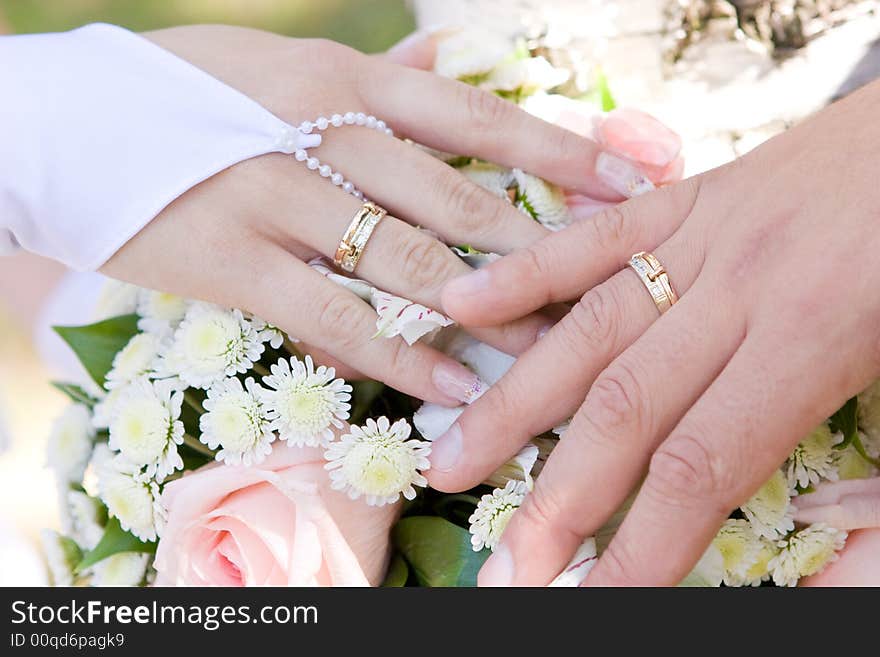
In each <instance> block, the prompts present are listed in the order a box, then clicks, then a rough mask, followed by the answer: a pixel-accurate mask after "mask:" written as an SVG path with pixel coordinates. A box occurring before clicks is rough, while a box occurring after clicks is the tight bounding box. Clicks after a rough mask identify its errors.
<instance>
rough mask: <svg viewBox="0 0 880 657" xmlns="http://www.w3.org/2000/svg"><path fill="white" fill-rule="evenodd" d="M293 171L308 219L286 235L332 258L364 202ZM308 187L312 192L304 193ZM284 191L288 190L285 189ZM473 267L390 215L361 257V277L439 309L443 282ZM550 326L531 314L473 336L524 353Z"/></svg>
mask: <svg viewBox="0 0 880 657" xmlns="http://www.w3.org/2000/svg"><path fill="white" fill-rule="evenodd" d="M291 174H292V175H291V176H290V182H289V184H290V185H291V188H290V192H289V193H291V194H296V195H297V197H298V198H299V199H300V201H299V203H298V213H299V214H300V216H301V217H305V218H306V219H305V220H300V221H298V222H297V226H296V229H295V231H292V230H290V228H289V227H287V226H282V227H281V228H282V230H284V231H285V232H286V233H287V235H286V239H287V240H296V241H297V242H300V243H302V244H305V245H307V246H309V247H311V248H314V249H315V250H316V251H318V252H319V253H321V254H323V255H325V256H326V257H328V258H332V257H333V256H334V254H335V253H336V249H337V248H338V246H339V242H340V239H341V238H342V236H343V234H344V233H345V231H346V229H347V228H348V226H349V224H350V222H351V220H352V217H354V215H355V214H356V213H357V212H358V210H359V209H360V207H361V202H360V201H359V200H358V199H356V198H355V197H354V196H351V195H350V194H346V193H344V192H342V191H340V190H339V189H337V188H334V187H333V186H331V185H330V184H329V183H327V181H325V180H323V179H321V178H320V177H318V176H315V175H313V174H312V172H310V171H308V170H305V169H304V168H302V169H297V170H295V171H294V172H291ZM297 174H299V175H297ZM305 187H308V188H309V193H305V194H304V193H303V192H304V191H305V190H304V188H305ZM281 193H282V194H285V190H281ZM311 217H321V220H320V221H314V220H311ZM469 271H471V269H470V267H468V266H467V265H466V264H465V263H464V262H462V261H461V259H460V258H458V256H456V255H455V254H454V253H453V252H452V251H451V250H450V249H449V248H448V247H447V246H446V244H444V243H442V242H440V241H438V240H437V239H436V238H434V237H433V236H432V235H430V234H429V233H428V232H426V231H423V230H419V229H417V228H415V227H413V226H411V225H409V224H408V223H406V222H405V221H401V220H400V219H398V218H396V217H393V216H390V215H389V216H386V217H385V218H384V219H382V220H381V221H380V222H379V223H378V225H377V226H376V227H375V229H374V230H373V233H372V235H371V236H370V238H369V241H368V243H367V245H366V247H365V248H364V251H363V255H362V257H361V258H360V260H359V261H358V264H357V269H356V275H357V276H359V277H361V278H364V279H366V280H368V281H370V282H371V283H372V284H374V285H375V286H376V287H378V288H380V289H382V290H386V291H388V292H390V293H392V294H395V295H398V296H401V297H404V298H406V299H409V300H411V301H415V302H417V303H420V304H422V305H425V306H427V307H429V308H435V309H437V308H441V307H442V306H441V302H440V292H441V290H442V289H443V286H444V285H445V284H446V283H447V282H448V281H449V280H451V279H453V278H455V277H456V276H460V275H462V274H465V273H468V272H469ZM549 324H550V320H549V319H548V318H546V317H543V316H541V315H530V316H528V317H524V318H522V319H518V320H515V321H513V322H509V323H507V324H504V325H501V326H497V327H492V328H485V329H479V330H476V331H473V335H474V336H475V337H477V338H478V339H480V340H483V341H484V342H487V343H489V344H491V345H492V346H494V347H496V348H498V349H500V350H502V351H505V352H507V353H510V354H518V353H521V352H522V351H524V350H525V349H527V348H528V347H530V346H531V345H532V344H533V343H534V342H535V339H536V337H537V335H538V334H539V333H540V332H541V331H542V330H543V329H545V328H546V327H547V326H548V325H549Z"/></svg>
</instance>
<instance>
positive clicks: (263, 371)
mask: <svg viewBox="0 0 880 657" xmlns="http://www.w3.org/2000/svg"><path fill="white" fill-rule="evenodd" d="M253 370H254V372H256V373H257V374H259V375H260V376H269V370H267V369H266V367H265V366H264V365H262V364H261V363H254V367H253Z"/></svg>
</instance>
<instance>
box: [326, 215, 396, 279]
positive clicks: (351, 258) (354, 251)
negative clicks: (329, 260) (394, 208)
mask: <svg viewBox="0 0 880 657" xmlns="http://www.w3.org/2000/svg"><path fill="white" fill-rule="evenodd" d="M386 214H387V212H386V210H385V209H384V208H382V207H380V206H378V205H376V204H375V203H370V202H369V201H367V202H366V203H364V204H363V205H362V206H361V208H360V210H358V211H357V214H355V216H354V219H352V220H351V223H350V224H349V225H348V230H346V231H345V235H343V236H342V241H341V242H339V248H337V249H336V255H334V256H333V261H334V262H335V263H336V264H337V265H338V266H339V267H340V268H341V269H342V270H344V271H347V272H348V273H349V274H351V273H352V272H354V268H355V267H357V263H358V260H360V259H361V255H363V252H364V248H366V246H367V240H369V239H370V235H372V234H373V229H374V228H375V227H376V225H377V224H378V223H379V222H380V221H381V220H382V217H384V216H385V215H386Z"/></svg>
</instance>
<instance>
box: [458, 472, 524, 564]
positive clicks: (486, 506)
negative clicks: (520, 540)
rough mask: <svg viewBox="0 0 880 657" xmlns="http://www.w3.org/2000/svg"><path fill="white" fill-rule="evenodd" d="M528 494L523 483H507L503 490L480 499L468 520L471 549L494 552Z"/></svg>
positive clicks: (494, 491)
mask: <svg viewBox="0 0 880 657" xmlns="http://www.w3.org/2000/svg"><path fill="white" fill-rule="evenodd" d="M528 492H529V489H528V486H526V483H525V482H524V481H513V480H511V481H508V482H507V485H506V486H505V487H504V488H496V489H495V490H493V491H492V492H491V493H486V494H485V495H483V497H481V498H480V502H479V504H477V508H476V509H474V512H473V513H472V514H471V517H470V518H468V522H469V523H470V525H471V526H470V532H471V547H473V549H474V552H479V551H480V550H482V549H483V548H484V547H487V548H489V549H490V550H494V549H495V546H497V545H498V541H500V540H501V535H502V534H503V533H504V529H505V528H506V527H507V523H508V522H510V519H511V517H512V516H513V512H514V511H516V510H517V509H518V508H519V507H520V506H521V505H522V503H523V500H524V499H525V498H526V493H528Z"/></svg>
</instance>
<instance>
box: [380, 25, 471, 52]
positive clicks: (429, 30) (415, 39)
mask: <svg viewBox="0 0 880 657" xmlns="http://www.w3.org/2000/svg"><path fill="white" fill-rule="evenodd" d="M460 31H461V28H460V27H456V26H454V25H444V24H442V23H438V24H437V25H430V26H428V27H424V28H422V29H420V30H417V31H415V32H413V33H412V34H410V35H409V36H407V37H405V38H404V39H401V40H400V41H398V42H397V43H395V44H394V45H393V46H391V48H389V49H388V52H389V53H391V54H393V55H397V54H399V53H401V52H405V51H407V50H409V49H410V48H412V47H413V46H417V45H421V43H422V42H423V41H425V40H426V39H429V38H432V39H435V40H437V41H442V40H443V39H445V38H447V37H450V36H452V35H453V34H456V33H457V32H460Z"/></svg>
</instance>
